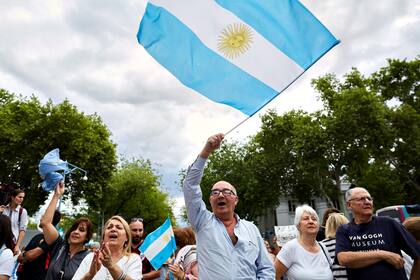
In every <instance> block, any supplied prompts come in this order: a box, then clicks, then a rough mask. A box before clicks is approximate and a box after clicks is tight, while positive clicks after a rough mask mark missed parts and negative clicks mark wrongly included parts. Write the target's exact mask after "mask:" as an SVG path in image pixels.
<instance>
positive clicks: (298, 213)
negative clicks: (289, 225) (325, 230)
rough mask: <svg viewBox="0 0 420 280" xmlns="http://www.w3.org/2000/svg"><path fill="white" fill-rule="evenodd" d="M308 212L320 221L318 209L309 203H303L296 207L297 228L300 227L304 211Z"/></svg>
mask: <svg viewBox="0 0 420 280" xmlns="http://www.w3.org/2000/svg"><path fill="white" fill-rule="evenodd" d="M305 212H306V213H308V214H309V215H311V216H314V217H315V218H316V221H317V222H318V223H319V217H318V214H317V213H316V211H315V210H314V209H313V208H312V207H311V206H309V205H307V204H303V205H301V206H298V207H296V211H295V223H294V224H295V226H296V228H297V229H299V223H300V219H301V218H302V215H303V213H305Z"/></svg>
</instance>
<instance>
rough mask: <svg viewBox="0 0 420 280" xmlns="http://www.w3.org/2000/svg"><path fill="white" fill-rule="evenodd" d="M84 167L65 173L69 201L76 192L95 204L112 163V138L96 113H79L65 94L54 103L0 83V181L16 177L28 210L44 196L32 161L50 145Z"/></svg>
mask: <svg viewBox="0 0 420 280" xmlns="http://www.w3.org/2000/svg"><path fill="white" fill-rule="evenodd" d="M55 148H59V149H60V156H61V158H62V159H64V160H67V161H68V162H70V163H72V164H75V165H77V166H80V167H82V168H83V169H85V170H87V171H88V177H89V180H87V181H83V180H81V177H82V176H78V175H75V176H72V177H70V178H66V179H67V182H66V183H67V186H69V190H70V193H71V194H72V195H71V199H72V200H73V202H74V203H78V201H79V200H80V199H82V198H84V199H85V200H86V202H87V203H88V204H89V205H90V206H91V207H94V208H100V205H101V200H100V198H101V195H102V187H103V186H106V185H107V182H108V180H109V178H110V176H111V174H112V172H113V171H114V169H115V166H116V162H117V159H116V153H115V144H114V143H112V141H111V140H110V132H109V130H108V129H107V127H106V126H105V125H104V124H103V122H102V120H101V119H100V117H99V116H98V115H96V114H93V115H85V114H84V113H82V112H79V111H78V110H77V108H76V107H75V106H74V105H72V104H70V102H69V101H68V100H65V101H64V102H62V103H60V104H57V105H54V104H53V103H52V102H51V101H48V102H47V103H46V104H41V102H40V101H39V100H38V99H37V98H36V97H35V96H32V97H29V98H26V97H22V96H18V95H15V94H12V93H9V92H8V91H6V90H4V89H0V182H2V183H17V184H18V185H20V186H21V187H23V188H25V189H26V195H27V199H26V200H25V202H24V204H25V208H27V210H28V212H29V214H33V213H34V212H36V211H37V210H38V208H39V206H40V205H41V204H42V203H43V202H44V201H45V199H46V197H47V193H46V192H44V191H43V190H42V189H41V188H40V182H41V181H42V180H41V178H40V176H39V174H38V163H39V161H40V160H41V159H42V157H43V156H44V155H45V154H46V153H47V152H49V151H50V150H52V149H55Z"/></svg>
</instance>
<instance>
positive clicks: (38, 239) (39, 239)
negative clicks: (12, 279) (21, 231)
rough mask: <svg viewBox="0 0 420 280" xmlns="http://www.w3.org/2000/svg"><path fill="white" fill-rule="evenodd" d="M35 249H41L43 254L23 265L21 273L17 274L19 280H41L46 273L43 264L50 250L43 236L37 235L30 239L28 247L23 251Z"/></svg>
mask: <svg viewBox="0 0 420 280" xmlns="http://www.w3.org/2000/svg"><path fill="white" fill-rule="evenodd" d="M35 248H41V249H42V251H43V253H42V254H41V255H40V256H39V257H38V258H36V259H35V260H33V261H31V262H27V263H25V264H24V265H23V269H22V272H20V273H18V279H19V280H25V279H31V280H43V279H45V275H46V274H47V271H46V270H45V262H46V260H47V254H48V251H49V249H50V246H48V244H47V242H45V240H44V235H43V234H42V233H39V234H37V235H35V236H34V237H32V239H31V241H29V243H28V245H27V246H26V247H25V251H30V250H32V249H35Z"/></svg>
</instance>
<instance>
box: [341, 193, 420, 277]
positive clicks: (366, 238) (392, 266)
mask: <svg viewBox="0 0 420 280" xmlns="http://www.w3.org/2000/svg"><path fill="white" fill-rule="evenodd" d="M345 198H346V202H347V207H348V208H349V209H351V211H352V213H353V217H354V218H353V220H352V221H351V222H350V223H348V224H345V225H341V226H340V227H339V228H338V229H337V234H336V245H335V252H336V256H337V259H338V261H339V264H340V265H342V266H346V267H347V275H348V279H349V280H353V279H357V280H363V279H369V280H375V279H378V280H379V279H381V280H387V279H389V280H404V279H407V277H406V274H405V271H404V260H403V258H402V256H401V250H404V252H406V253H407V254H408V255H410V256H411V257H412V258H413V259H414V264H413V269H412V272H411V278H410V279H420V262H419V259H420V246H419V245H418V244H417V243H416V240H415V239H414V237H413V236H412V235H411V234H410V233H409V232H407V230H406V229H405V228H404V227H403V226H402V225H401V224H400V223H399V222H397V221H395V220H394V219H392V218H389V217H377V216H375V215H373V198H372V197H371V196H370V194H369V192H368V191H367V190H366V189H364V188H353V189H350V190H348V191H347V192H346V196H345Z"/></svg>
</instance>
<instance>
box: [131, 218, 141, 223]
mask: <svg viewBox="0 0 420 280" xmlns="http://www.w3.org/2000/svg"><path fill="white" fill-rule="evenodd" d="M130 222H131V223H134V222H142V223H143V218H131V221H130Z"/></svg>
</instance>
